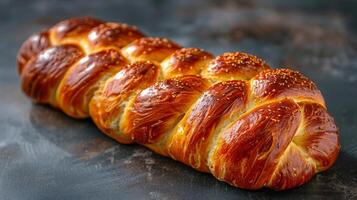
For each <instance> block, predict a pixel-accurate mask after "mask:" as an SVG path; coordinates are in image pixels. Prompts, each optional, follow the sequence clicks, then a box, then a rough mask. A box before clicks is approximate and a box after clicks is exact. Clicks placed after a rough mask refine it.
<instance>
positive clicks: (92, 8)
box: [0, 0, 357, 200]
mask: <svg viewBox="0 0 357 200" xmlns="http://www.w3.org/2000/svg"><path fill="white" fill-rule="evenodd" d="M30 2H31V3H30ZM356 9H357V4H356V3H354V2H353V1H324V0H314V1H309V0H304V1H284V0H268V1H263V0H254V1H246V2H245V1H238V2H236V1H219V2H213V1H192V2H191V1H189V0H185V1H165V0H151V1H105V2H104V1H90V2H89V1H88V2H87V1H78V0H77V1H73V2H71V1H60V0H58V1H44V0H41V1H10V0H8V1H6V0H5V1H4V0H0V38H1V40H0V64H1V66H0V195H1V199H222V198H224V199H238V198H239V199H245V198H246V199H272V198H274V199H286V198H289V199H299V200H300V199H322V198H324V199H327V198H331V199H357V133H356V130H357V103H356V102H357V101H356V100H357V37H356V32H357V12H356ZM83 15H89V16H94V17H99V18H101V19H104V20H108V21H116V22H125V23H129V24H134V25H137V26H139V27H140V28H141V29H142V30H143V31H144V32H146V33H147V34H148V35H153V36H163V37H169V38H171V39H173V40H175V41H177V42H179V43H180V44H182V45H183V46H195V47H201V48H204V49H206V50H208V51H211V52H213V53H214V54H216V55H218V54H220V53H223V52H226V51H244V52H249V53H251V54H255V55H257V56H259V57H261V58H263V59H265V60H266V61H267V62H268V63H269V64H270V65H271V66H274V67H281V66H286V67H289V68H293V69H296V70H299V71H301V72H303V73H304V74H305V75H307V76H308V77H310V78H311V79H312V80H314V81H315V82H316V83H317V85H318V86H319V88H320V89H321V91H322V93H323V95H324V97H325V99H326V102H327V104H328V110H329V112H330V113H331V114H332V115H333V116H334V118H335V120H336V123H337V125H338V127H339V128H340V135H341V136H340V138H341V145H342V150H341V153H340V155H339V158H338V160H337V162H336V164H335V165H334V166H333V167H332V168H331V169H330V170H328V171H327V172H323V173H321V174H318V175H316V176H315V177H314V178H313V179H312V180H311V181H310V182H309V183H308V184H306V185H304V186H302V187H299V188H296V189H292V190H288V191H284V192H274V191H272V190H269V189H262V190H258V191H247V190H241V189H238V188H234V187H232V186H229V185H228V184H226V183H223V182H219V181H217V180H216V179H215V178H214V177H213V176H211V175H209V174H203V173H199V172H197V171H195V170H193V169H191V168H189V167H187V166H185V165H183V164H180V163H178V162H176V161H173V160H171V159H169V158H164V157H161V156H159V155H156V154H154V153H152V152H151V151H150V150H148V149H146V148H143V147H140V146H138V145H123V144H118V143H117V142H115V141H113V140H112V139H110V138H108V137H106V136H104V135H103V134H102V133H100V131H99V130H98V129H97V128H96V127H95V126H94V124H93V123H92V122H91V121H90V120H74V119H71V118H69V117H67V116H66V115H64V114H63V113H61V112H59V111H56V110H54V109H51V108H49V107H47V106H41V105H35V104H32V103H31V101H30V100H29V99H28V98H26V97H25V96H24V95H23V94H22V93H21V91H20V89H19V78H18V76H17V72H16V63H15V59H16V53H17V50H18V49H19V46H20V45H21V43H22V42H23V41H24V40H25V39H26V38H27V37H28V36H29V35H30V34H32V33H34V32H36V31H39V30H41V29H42V28H45V27H49V26H51V25H53V24H54V23H56V22H57V21H59V20H61V19H65V18H68V17H73V16H83Z"/></svg>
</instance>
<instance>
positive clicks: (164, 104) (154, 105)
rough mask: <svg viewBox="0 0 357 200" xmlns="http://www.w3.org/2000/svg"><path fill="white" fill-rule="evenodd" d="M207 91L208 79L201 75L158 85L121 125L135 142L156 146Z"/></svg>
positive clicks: (138, 101) (143, 93) (142, 97)
mask: <svg viewBox="0 0 357 200" xmlns="http://www.w3.org/2000/svg"><path fill="white" fill-rule="evenodd" d="M206 88H207V84H206V82H205V80H204V79H202V78H200V77H199V76H182V77H178V78H174V79H167V80H165V81H163V82H158V83H157V84H155V85H154V86H151V87H149V88H147V89H145V90H143V91H141V92H140V93H139V94H138V96H137V97H136V98H135V100H134V101H133V102H132V104H131V109H130V111H128V113H126V114H125V116H124V119H123V120H125V122H123V123H122V124H121V126H122V128H123V130H124V132H126V134H129V135H131V137H132V139H133V140H134V141H135V142H137V143H140V144H146V143H155V142H156V141H157V140H158V139H159V138H160V137H161V136H162V135H163V134H165V133H166V132H167V131H169V130H170V129H172V128H173V126H174V125H176V124H177V123H178V120H179V119H180V118H182V117H183V116H184V114H185V112H186V111H187V109H188V108H189V107H190V106H191V105H192V103H193V102H194V101H195V100H196V99H197V98H198V97H199V95H200V94H201V93H202V92H203V91H204V90H205V89H206Z"/></svg>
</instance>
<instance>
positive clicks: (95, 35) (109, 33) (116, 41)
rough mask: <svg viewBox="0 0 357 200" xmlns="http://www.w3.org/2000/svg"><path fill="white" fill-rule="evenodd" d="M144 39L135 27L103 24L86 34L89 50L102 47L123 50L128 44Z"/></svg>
mask: <svg viewBox="0 0 357 200" xmlns="http://www.w3.org/2000/svg"><path fill="white" fill-rule="evenodd" d="M142 37H144V34H143V33H141V32H140V31H139V30H138V29H137V28H136V27H133V26H128V25H126V24H117V23H104V24H100V25H99V26H96V27H94V28H93V29H92V30H91V31H90V32H89V34H88V42H89V45H90V48H91V49H96V48H103V47H111V46H113V47H116V48H119V49H121V48H123V47H124V46H126V45H128V44H129V43H131V42H133V41H134V40H137V39H139V38H142Z"/></svg>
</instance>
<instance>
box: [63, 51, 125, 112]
mask: <svg viewBox="0 0 357 200" xmlns="http://www.w3.org/2000/svg"><path fill="white" fill-rule="evenodd" d="M126 64H127V61H126V59H125V58H124V57H123V56H122V55H121V54H120V53H119V52H117V51H116V50H113V49H108V50H104V51H100V52H97V53H94V54H91V55H89V56H86V57H83V58H82V59H81V60H80V61H79V62H78V64H76V65H75V66H73V67H72V68H71V70H69V71H68V73H67V74H66V76H65V77H64V78H63V79H62V82H61V85H60V86H59V89H58V92H57V96H58V100H59V103H60V106H61V109H62V110H63V111H64V112H65V113H67V114H68V115H70V116H72V117H75V118H83V117H87V116H89V115H88V114H89V113H88V104H89V101H90V99H91V98H92V96H93V94H94V92H95V91H96V89H97V88H98V86H99V85H98V84H99V83H98V81H100V80H101V79H102V78H103V77H110V76H111V75H113V74H114V73H115V72H117V71H119V70H120V69H122V68H123V67H124V66H125V65H126Z"/></svg>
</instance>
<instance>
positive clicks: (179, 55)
mask: <svg viewBox="0 0 357 200" xmlns="http://www.w3.org/2000/svg"><path fill="white" fill-rule="evenodd" d="M212 59H213V55H212V54H211V53H208V52H206V51H204V50H202V49H198V48H182V49H180V50H177V51H175V52H174V53H173V54H172V55H171V56H169V57H168V58H167V59H165V60H164V62H162V63H161V66H162V71H163V74H164V76H165V77H166V78H171V77H175V76H183V75H199V74H200V73H201V71H202V70H203V69H204V68H205V67H206V66H207V64H208V62H210V61H211V60H212Z"/></svg>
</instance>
